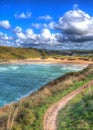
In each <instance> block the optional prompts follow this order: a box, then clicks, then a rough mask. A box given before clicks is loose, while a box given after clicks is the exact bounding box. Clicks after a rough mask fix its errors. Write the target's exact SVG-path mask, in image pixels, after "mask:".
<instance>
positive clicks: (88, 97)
mask: <svg viewBox="0 0 93 130" xmlns="http://www.w3.org/2000/svg"><path fill="white" fill-rule="evenodd" d="M58 130H93V86H92V87H91V88H90V87H89V88H87V89H86V90H85V91H84V92H82V93H80V94H78V96H76V97H75V98H74V99H72V100H71V101H70V102H69V103H68V104H67V106H65V107H64V108H63V109H62V110H61V111H60V112H59V115H58Z"/></svg>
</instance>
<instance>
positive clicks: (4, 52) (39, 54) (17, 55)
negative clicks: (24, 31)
mask: <svg viewBox="0 0 93 130" xmlns="http://www.w3.org/2000/svg"><path fill="white" fill-rule="evenodd" d="M44 57H45V58H46V57H47V54H46V53H44V52H43V51H40V50H38V49H34V48H14V47H4V46H0V60H1V61H9V60H16V59H17V60H18V59H28V58H32V59H34V58H44Z"/></svg>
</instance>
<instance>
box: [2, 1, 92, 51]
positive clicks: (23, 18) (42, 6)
mask: <svg viewBox="0 0 93 130" xmlns="http://www.w3.org/2000/svg"><path fill="white" fill-rule="evenodd" d="M92 4H93V1H91V2H90V3H89V1H88V0H86V1H84V0H83V1H80V0H76V1H74V0H72V1H71V0H70V1H69V2H67V1H64V0H63V1H61V0H59V1H55V2H53V0H50V1H46V0H45V1H43V0H29V1H28V2H27V1H26V0H24V1H20V2H19V1H18V0H16V1H15V0H8V1H7V0H3V1H0V12H1V13H0V45H1V46H14V47H34V48H39V49H52V50H53V49H54V50H56V49H57V50H78V49H79V50H84V49H85V50H93V27H92V26H93V12H92Z"/></svg>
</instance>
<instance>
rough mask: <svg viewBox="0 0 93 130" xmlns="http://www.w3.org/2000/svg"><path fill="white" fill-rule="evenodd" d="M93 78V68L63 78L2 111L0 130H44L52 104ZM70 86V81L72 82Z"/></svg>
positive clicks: (0, 112) (0, 111)
mask: <svg viewBox="0 0 93 130" xmlns="http://www.w3.org/2000/svg"><path fill="white" fill-rule="evenodd" d="M92 78H93V66H90V67H88V68H86V69H85V70H83V71H81V72H75V73H69V74H66V75H65V76H62V77H60V78H58V79H56V80H54V81H52V82H50V83H49V84H47V85H46V86H44V87H43V88H41V89H40V90H39V91H37V92H35V93H33V94H31V95H30V96H28V97H26V98H24V99H22V100H20V101H19V102H18V103H14V104H12V105H9V106H6V107H4V108H2V109H1V110H0V130H6V129H7V130H43V118H44V114H45V112H46V110H47V109H48V108H49V107H50V105H51V104H53V103H55V102H57V101H58V100H60V99H61V98H62V97H64V96H65V95H66V94H68V93H69V92H71V91H73V90H75V89H76V88H79V87H81V86H82V85H84V84H86V83H87V82H88V81H90V80H91V79H92ZM70 80H71V82H70V85H68V81H70Z"/></svg>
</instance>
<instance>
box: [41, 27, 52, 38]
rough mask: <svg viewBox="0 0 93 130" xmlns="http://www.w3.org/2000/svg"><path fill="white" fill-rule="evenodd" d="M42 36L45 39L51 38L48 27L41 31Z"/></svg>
mask: <svg viewBox="0 0 93 130" xmlns="http://www.w3.org/2000/svg"><path fill="white" fill-rule="evenodd" d="M41 36H42V38H44V39H49V38H51V33H50V31H49V30H48V29H43V30H42V32H41Z"/></svg>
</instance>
